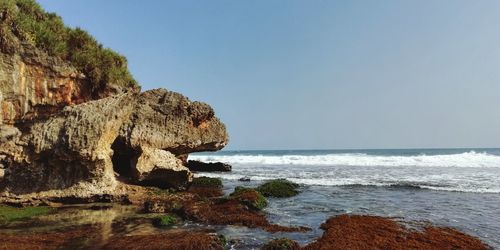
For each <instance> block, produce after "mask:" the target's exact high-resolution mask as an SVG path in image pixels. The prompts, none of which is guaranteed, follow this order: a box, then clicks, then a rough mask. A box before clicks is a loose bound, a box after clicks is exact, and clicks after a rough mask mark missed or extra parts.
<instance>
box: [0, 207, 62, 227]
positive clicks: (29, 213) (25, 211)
mask: <svg viewBox="0 0 500 250" xmlns="http://www.w3.org/2000/svg"><path fill="white" fill-rule="evenodd" d="M53 210H54V209H53V208H51V207H43V206H40V207H22V208H18V207H11V206H6V205H0V224H2V223H8V222H11V221H16V220H23V219H29V218H32V217H35V216H39V215H44V214H48V213H50V212H52V211H53Z"/></svg>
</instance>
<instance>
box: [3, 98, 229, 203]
mask: <svg viewBox="0 0 500 250" xmlns="http://www.w3.org/2000/svg"><path fill="white" fill-rule="evenodd" d="M9 129H10V130H13V131H10V132H9ZM9 129H3V130H2V131H4V132H2V134H5V135H4V136H3V137H8V136H10V137H13V139H10V140H5V139H4V140H3V141H5V142H4V143H2V145H1V148H2V151H0V154H1V155H2V157H3V158H4V159H5V160H4V161H3V162H4V163H6V164H7V165H8V167H7V168H6V169H5V171H4V172H5V174H4V177H3V184H2V187H3V196H4V197H18V196H20V195H21V196H23V197H29V198H37V199H38V198H47V199H49V200H50V199H54V198H57V199H62V198H64V197H70V198H82V199H86V198H91V197H94V196H96V195H98V196H103V195H108V194H109V195H116V193H115V189H116V186H117V178H116V177H115V176H118V175H119V176H120V177H121V178H118V179H119V180H122V181H125V182H129V183H135V184H141V185H154V186H159V187H168V188H177V189H182V188H185V187H186V186H187V185H188V183H189V182H190V181H191V177H192V174H191V173H190V171H189V169H187V168H186V167H185V166H183V165H182V162H181V160H179V159H178V158H177V157H183V156H184V155H185V154H188V153H191V152H196V151H206V150H218V149H220V148H222V147H223V146H224V145H225V144H226V143H227V140H228V137H227V133H226V130H225V127H224V125H223V124H222V123H221V122H220V121H219V120H218V119H217V118H216V117H215V116H214V112H213V110H212V109H211V108H210V107H209V106H208V105H206V104H203V103H199V102H190V101H189V100H188V99H187V98H185V97H184V96H182V95H180V94H177V93H173V92H170V91H167V90H164V89H156V90H151V91H146V92H144V93H141V94H134V93H128V94H121V95H116V96H112V97H108V98H103V99H100V100H95V101H89V102H86V103H82V104H79V105H74V106H67V107H65V108H64V109H63V110H62V111H60V112H59V113H57V114H56V115H54V116H52V117H50V118H48V119H46V120H43V121H37V122H35V123H33V124H32V125H31V126H30V128H29V131H26V132H25V133H23V134H22V135H20V133H18V132H17V131H16V129H15V128H9ZM14 137H15V138H14ZM7 146H8V147H7ZM7 149H9V150H7ZM4 151H5V152H4ZM0 159H1V158H0Z"/></svg>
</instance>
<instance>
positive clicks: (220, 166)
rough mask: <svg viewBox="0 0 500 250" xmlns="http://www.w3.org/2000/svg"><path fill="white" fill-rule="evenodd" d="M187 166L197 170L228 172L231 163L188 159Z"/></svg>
mask: <svg viewBox="0 0 500 250" xmlns="http://www.w3.org/2000/svg"><path fill="white" fill-rule="evenodd" d="M187 167H188V168H189V170H191V171H197V172H217V171H220V172H230V171H231V168H232V167H231V165H229V164H226V163H222V162H209V163H205V162H201V161H194V160H190V161H188V162H187Z"/></svg>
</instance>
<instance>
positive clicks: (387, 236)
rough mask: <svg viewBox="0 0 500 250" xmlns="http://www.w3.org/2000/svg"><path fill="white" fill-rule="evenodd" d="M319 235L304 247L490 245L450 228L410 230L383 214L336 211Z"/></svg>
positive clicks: (458, 247) (406, 247) (474, 247)
mask: <svg viewBox="0 0 500 250" xmlns="http://www.w3.org/2000/svg"><path fill="white" fill-rule="evenodd" d="M321 229H323V230H325V232H324V233H323V236H322V237H321V238H319V239H317V240H316V241H315V242H313V243H311V244H309V245H307V246H305V247H304V249H311V250H313V249H314V250H317V249H490V247H488V246H487V245H485V244H484V243H482V242H481V241H480V240H479V239H477V238H474V237H472V236H469V235H466V234H464V233H461V232H459V231H457V230H455V229H452V228H440V227H433V226H426V227H424V228H423V229H422V230H421V231H417V230H410V229H407V228H405V227H404V226H402V225H401V224H399V223H397V222H395V221H393V220H391V219H388V218H383V217H378V216H367V215H340V216H337V217H332V218H330V219H328V220H327V221H326V222H325V223H323V224H322V225H321Z"/></svg>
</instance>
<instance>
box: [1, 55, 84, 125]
mask: <svg viewBox="0 0 500 250" xmlns="http://www.w3.org/2000/svg"><path fill="white" fill-rule="evenodd" d="M87 85H88V84H87V83H86V82H85V77H84V75H83V74H81V73H80V72H78V71H77V70H76V69H74V68H73V67H71V66H70V65H68V64H67V63H64V62H62V61H61V60H57V59H55V58H51V57H49V56H47V55H46V54H45V53H44V52H42V51H39V50H37V49H34V48H33V50H32V53H26V52H24V51H23V52H22V53H15V54H12V55H10V54H5V53H0V105H1V110H0V124H2V123H3V124H9V125H13V124H14V123H16V122H20V121H23V120H30V119H33V118H35V117H39V118H42V117H46V116H48V115H50V114H51V113H55V112H56V111H57V110H59V109H60V108H61V107H64V106H66V105H72V104H78V103H82V102H85V101H88V100H89V99H90V93H89V88H88V86H87Z"/></svg>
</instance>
